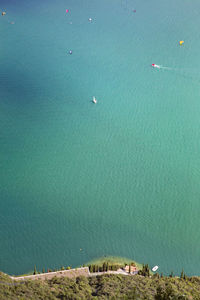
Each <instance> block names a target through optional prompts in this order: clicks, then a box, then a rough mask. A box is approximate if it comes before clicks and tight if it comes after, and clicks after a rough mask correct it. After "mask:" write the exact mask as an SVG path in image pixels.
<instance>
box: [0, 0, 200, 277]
mask: <svg viewBox="0 0 200 300" xmlns="http://www.w3.org/2000/svg"><path fill="white" fill-rule="evenodd" d="M7 2H8V1H4V0H3V1H1V7H2V9H4V8H5V9H6V11H7V14H6V16H4V17H1V18H0V34H1V40H2V43H1V46H0V85H1V89H0V91H1V96H0V143H1V148H0V170H1V172H0V182H1V189H0V253H1V256H0V270H2V271H4V272H8V273H10V274H11V273H12V274H20V273H25V272H28V271H30V270H32V269H33V267H34V265H36V266H37V268H38V269H42V268H43V267H45V268H47V267H48V268H57V267H60V266H62V265H65V266H67V265H72V266H77V265H80V264H83V263H84V262H86V261H90V260H92V259H93V258H96V257H99V256H104V255H117V256H123V257H130V258H132V259H134V260H136V261H139V262H144V263H146V262H148V263H149V264H150V265H151V266H153V265H159V266H160V269H159V270H160V271H162V272H164V273H169V272H171V270H173V271H174V272H175V273H180V272H181V269H182V268H184V270H185V272H186V274H198V275H199V274H200V273H199V269H200V263H199V259H198V258H199V248H200V231H199V227H200V219H199V210H200V203H199V197H200V186H199V181H200V156H199V153H200V152H199V149H200V130H199V129H200V118H199V114H200V102H199V92H200V88H199V87H200V85H199V83H200V59H199V58H200V57H199V56H200V53H199V47H200V40H199V29H198V28H199V25H200V19H199V10H200V4H199V2H198V1H193V3H192V4H191V3H189V2H188V1H185V0H183V1H180V0H178V1H176V2H174V1H172V0H170V1H167V2H164V3H162V2H160V1H158V0H152V1H151V2H149V1H145V0H140V1H139V0H138V1H137V0H136V1H128V0H127V1H126V0H115V1H114V0H109V1H105V0H102V1H97V0H92V1H89V0H86V1H84V2H83V1H80V0H77V1H75V2H74V1H61V0H59V1H58V0H56V1H55V0H54V1H53V0H49V1H42V2H43V3H41V1H39V0H36V1H34V2H33V1H30V0H28V1H27V0H26V1H20V4H19V3H18V2H17V1H15V0H12V1H9V3H7ZM66 9H69V13H68V14H66V12H65V11H66ZM134 9H136V13H134V12H133V10H134ZM90 17H91V18H92V19H93V21H92V22H91V23H90V22H89V21H88V18H90ZM11 22H14V24H11ZM179 40H184V41H185V43H184V45H183V46H181V47H180V46H179V44H178V42H179ZM69 50H72V51H73V54H72V55H69ZM152 63H156V64H159V65H163V66H166V67H169V68H171V69H170V70H167V69H165V70H164V69H160V70H157V69H153V68H151V64H152ZM93 96H96V98H97V100H98V104H97V105H94V104H92V103H91V100H92V97H93ZM80 249H83V250H82V251H80Z"/></svg>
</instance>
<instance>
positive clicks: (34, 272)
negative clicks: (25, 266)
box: [33, 265, 37, 275]
mask: <svg viewBox="0 0 200 300" xmlns="http://www.w3.org/2000/svg"><path fill="white" fill-rule="evenodd" d="M36 273H37V269H36V265H35V266H34V271H33V275H35V274H36Z"/></svg>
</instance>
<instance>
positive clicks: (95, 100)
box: [92, 96, 97, 104]
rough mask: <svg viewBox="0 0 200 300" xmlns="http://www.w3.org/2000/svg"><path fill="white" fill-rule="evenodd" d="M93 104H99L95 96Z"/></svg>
mask: <svg viewBox="0 0 200 300" xmlns="http://www.w3.org/2000/svg"><path fill="white" fill-rule="evenodd" d="M92 102H93V103H94V104H97V99H96V98H95V97H94V96H93V99H92Z"/></svg>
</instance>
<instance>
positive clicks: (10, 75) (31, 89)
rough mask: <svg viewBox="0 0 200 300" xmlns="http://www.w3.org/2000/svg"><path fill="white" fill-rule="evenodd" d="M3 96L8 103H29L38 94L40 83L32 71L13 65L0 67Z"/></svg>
mask: <svg viewBox="0 0 200 300" xmlns="http://www.w3.org/2000/svg"><path fill="white" fill-rule="evenodd" d="M0 83H1V96H2V99H4V100H5V101H6V102H7V103H13V104H14V103H15V101H17V104H18V105H19V104H23V105H28V104H29V103H30V102H31V101H32V100H34V99H35V97H36V96H37V94H38V90H39V84H38V83H37V78H36V77H35V76H34V77H33V76H31V72H30V71H27V70H23V68H21V69H19V68H16V66H13V67H2V66H1V67H0Z"/></svg>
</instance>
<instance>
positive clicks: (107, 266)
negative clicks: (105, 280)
mask: <svg viewBox="0 0 200 300" xmlns="http://www.w3.org/2000/svg"><path fill="white" fill-rule="evenodd" d="M108 270H109V265H108V263H107V264H106V272H108Z"/></svg>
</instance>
